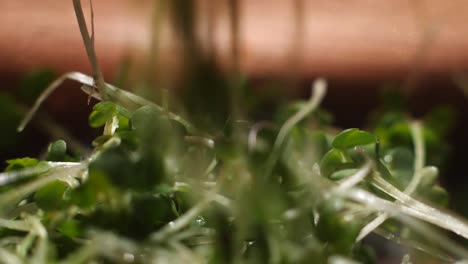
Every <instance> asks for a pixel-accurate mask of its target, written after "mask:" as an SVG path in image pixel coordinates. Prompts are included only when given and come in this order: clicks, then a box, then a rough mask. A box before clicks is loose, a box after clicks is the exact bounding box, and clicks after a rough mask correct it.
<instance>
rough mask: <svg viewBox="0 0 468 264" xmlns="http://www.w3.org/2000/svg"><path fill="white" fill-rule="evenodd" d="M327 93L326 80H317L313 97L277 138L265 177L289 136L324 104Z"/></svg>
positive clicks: (313, 87) (283, 127) (287, 122)
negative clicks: (296, 126)
mask: <svg viewBox="0 0 468 264" xmlns="http://www.w3.org/2000/svg"><path fill="white" fill-rule="evenodd" d="M326 91H327V83H326V80H325V79H317V80H316V81H315V82H314V83H313V85H312V95H311V97H310V100H309V101H308V102H307V104H306V105H305V106H304V107H303V108H302V109H301V110H300V111H298V112H297V113H296V114H294V115H293V116H292V117H290V118H289V119H288V120H287V121H286V122H285V123H284V125H283V126H282V127H281V129H280V131H279V132H278V136H277V137H276V140H275V143H274V145H273V150H272V151H271V154H270V156H269V157H268V160H267V162H266V170H265V177H268V175H270V174H271V172H272V170H273V167H274V166H275V164H276V162H277V161H278V158H279V155H280V150H281V147H282V146H283V143H284V140H285V139H286V137H287V135H288V134H289V133H290V132H291V130H292V129H293V128H294V126H295V125H297V123H299V122H300V121H301V120H302V119H304V118H305V117H306V116H307V115H308V114H310V113H311V112H313V111H314V110H315V109H317V107H318V106H319V105H320V103H321V102H322V99H323V97H324V96H325V94H326Z"/></svg>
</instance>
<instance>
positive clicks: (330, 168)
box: [320, 149, 355, 178]
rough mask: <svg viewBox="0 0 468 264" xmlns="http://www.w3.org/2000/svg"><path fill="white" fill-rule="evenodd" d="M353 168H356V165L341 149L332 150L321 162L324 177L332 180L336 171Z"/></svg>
mask: <svg viewBox="0 0 468 264" xmlns="http://www.w3.org/2000/svg"><path fill="white" fill-rule="evenodd" d="M353 167H355V164H354V163H353V161H352V160H351V159H350V157H349V156H348V155H347V154H346V153H345V152H343V151H342V150H339V149H331V150H330V151H328V152H327V153H326V154H325V156H323V158H322V160H321V161H320V172H321V174H322V176H324V177H327V178H330V176H331V175H332V174H333V173H334V172H336V171H339V170H342V169H350V168H353Z"/></svg>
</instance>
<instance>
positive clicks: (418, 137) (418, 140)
mask: <svg viewBox="0 0 468 264" xmlns="http://www.w3.org/2000/svg"><path fill="white" fill-rule="evenodd" d="M410 128H411V136H412V137H413V142H414V143H413V144H414V172H413V177H412V178H411V181H410V183H409V184H408V186H407V187H406V188H405V190H404V193H405V194H408V195H411V194H412V193H413V192H414V191H415V190H416V189H417V187H418V185H419V183H420V182H421V178H422V173H421V171H422V169H423V167H424V164H425V159H426V151H425V145H424V135H423V127H422V125H421V122H420V121H414V122H412V123H411V124H410ZM389 217H390V216H389V215H388V214H387V213H381V214H380V215H379V216H377V217H376V218H375V219H374V220H372V221H371V222H369V223H368V224H367V225H366V226H364V227H363V228H362V229H361V231H360V232H359V235H358V236H357V238H356V241H361V240H362V239H363V238H364V237H366V236H367V235H369V234H370V233H371V232H372V231H373V230H375V229H376V228H377V227H379V226H380V225H381V224H383V223H384V222H385V221H386V220H387V219H388V218H389Z"/></svg>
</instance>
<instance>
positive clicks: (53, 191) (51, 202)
mask: <svg viewBox="0 0 468 264" xmlns="http://www.w3.org/2000/svg"><path fill="white" fill-rule="evenodd" d="M68 188H69V186H68V184H66V183H64V182H62V181H55V182H51V183H49V184H47V185H46V186H44V187H42V188H40V189H39V190H38V191H37V192H36V193H35V194H34V200H35V201H36V204H37V206H38V207H39V208H41V209H42V210H44V211H55V210H60V209H64V208H66V207H67V206H68V202H67V201H66V200H65V192H66V190H67V189H68Z"/></svg>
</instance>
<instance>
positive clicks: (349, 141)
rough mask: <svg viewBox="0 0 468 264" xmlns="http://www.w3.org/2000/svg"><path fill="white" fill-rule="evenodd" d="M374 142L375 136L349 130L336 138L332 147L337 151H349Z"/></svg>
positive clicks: (355, 129) (352, 129)
mask: <svg viewBox="0 0 468 264" xmlns="http://www.w3.org/2000/svg"><path fill="white" fill-rule="evenodd" d="M375 140H376V138H375V136H374V135H372V134H371V133H369V132H366V131H362V130H359V129H357V128H351V129H347V130H345V131H343V132H341V133H340V134H339V135H338V136H336V137H335V139H334V140H333V142H332V146H333V147H334V148H337V149H349V148H353V147H355V146H360V145H367V144H371V143H375Z"/></svg>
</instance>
